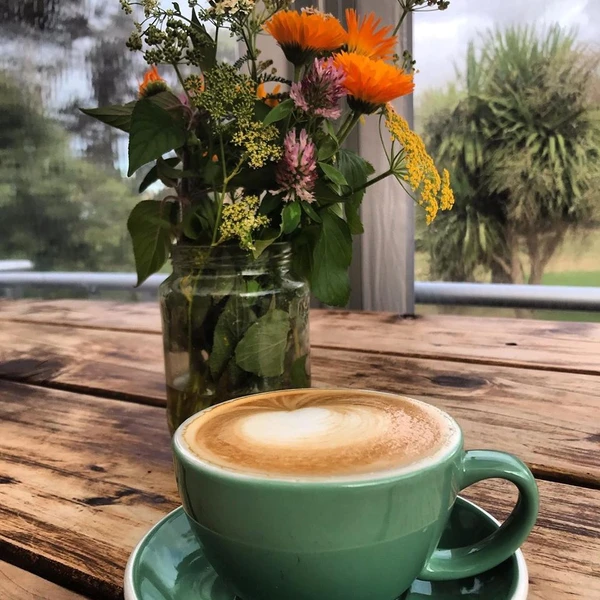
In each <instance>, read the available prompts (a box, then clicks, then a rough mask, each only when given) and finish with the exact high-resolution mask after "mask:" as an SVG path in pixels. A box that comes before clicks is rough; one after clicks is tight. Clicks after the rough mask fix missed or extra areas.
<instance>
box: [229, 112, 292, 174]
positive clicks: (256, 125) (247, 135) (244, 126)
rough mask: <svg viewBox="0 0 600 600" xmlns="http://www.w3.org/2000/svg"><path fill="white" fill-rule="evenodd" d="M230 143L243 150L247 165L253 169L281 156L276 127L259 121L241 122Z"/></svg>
mask: <svg viewBox="0 0 600 600" xmlns="http://www.w3.org/2000/svg"><path fill="white" fill-rule="evenodd" d="M232 141H233V143H234V144H235V145H236V146H240V147H241V148H243V149H244V151H245V153H246V154H247V160H248V164H249V165H250V166H251V167H252V168H253V169H260V168H261V167H264V166H265V165H266V164H267V163H268V162H271V161H277V160H279V159H280V158H281V156H282V155H283V149H282V147H281V145H280V143H279V130H278V129H277V127H275V126H274V125H264V124H263V123H261V122H260V121H246V120H241V121H240V122H239V124H238V128H237V131H236V132H235V133H234V134H233V137H232Z"/></svg>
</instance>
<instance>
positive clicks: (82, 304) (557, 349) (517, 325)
mask: <svg viewBox="0 0 600 600" xmlns="http://www.w3.org/2000/svg"><path fill="white" fill-rule="evenodd" d="M0 320H19V321H24V322H36V323H50V324H60V325H64V326H67V325H77V326H79V327H91V328H98V329H114V330H126V331H138V332H139V331H143V332H149V333H150V332H152V333H160V317H159V310H158V304H157V303H139V304H133V303H132V304H123V303H117V302H104V301H88V300H55V301H35V300H17V301H15V300H2V301H0ZM311 339H312V344H313V346H322V347H330V348H336V349H348V350H352V349H360V350H361V351H369V352H376V353H380V354H393V355H398V356H408V357H413V358H444V359H446V360H459V361H466V362H471V363H479V364H500V365H508V366H518V367H535V368H541V369H549V370H558V371H571V372H575V373H589V374H600V323H572V322H553V321H536V320H530V319H507V318H491V317H462V316H452V315H427V316H423V317H420V318H418V319H403V318H401V317H399V316H398V315H395V314H389V313H388V314H386V313H368V312H361V313H355V312H345V311H323V310H316V311H313V312H312V315H311Z"/></svg>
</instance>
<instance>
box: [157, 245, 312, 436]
mask: <svg viewBox="0 0 600 600" xmlns="http://www.w3.org/2000/svg"><path fill="white" fill-rule="evenodd" d="M171 258H172V264H173V273H172V274H171V275H170V277H168V278H167V279H166V280H165V281H164V282H163V284H162V285H161V287H160V304H161V314H162V327H163V339H164V353H165V370H166V383H167V419H168V424H169V429H170V431H171V433H173V432H174V431H175V430H176V428H177V427H178V426H179V425H180V424H181V423H183V422H184V421H185V420H186V419H187V418H188V417H190V416H192V415H193V414H195V413H196V412H199V411H201V410H204V409H205V408H208V407H210V406H213V405H214V404H218V403H220V402H224V401H226V400H231V399H233V398H237V397H240V396H245V395H248V394H254V393H257V392H265V391H272V390H281V389H288V388H303V387H310V382H311V380H310V356H309V353H310V345H309V306H310V290H309V286H308V284H307V283H306V282H305V281H302V280H300V279H298V278H296V277H294V276H293V275H292V272H291V259H292V250H291V246H290V245H289V244H285V243H281V244H274V245H272V246H271V247H269V248H267V250H265V251H264V252H263V254H262V255H261V256H260V257H259V258H257V259H255V258H254V257H253V256H252V254H250V253H249V252H246V251H244V250H242V249H240V248H239V247H237V246H235V247H234V246H217V247H203V246H188V245H179V246H176V247H175V248H174V249H173V252H172V257H171Z"/></svg>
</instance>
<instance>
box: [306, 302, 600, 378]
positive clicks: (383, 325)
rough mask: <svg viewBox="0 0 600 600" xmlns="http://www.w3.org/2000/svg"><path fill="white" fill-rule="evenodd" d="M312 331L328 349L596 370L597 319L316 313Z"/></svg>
mask: <svg viewBox="0 0 600 600" xmlns="http://www.w3.org/2000/svg"><path fill="white" fill-rule="evenodd" d="M311 335H312V340H313V342H314V343H315V344H316V345H318V346H323V347H329V348H339V349H357V350H360V351H364V352H374V353H378V354H394V355H398V356H409V357H414V358H442V359H444V360H455V361H461V362H468V363H475V364H490V365H491V364H495V365H506V366H516V367H526V368H532V367H533V368H536V369H543V370H557V371H562V372H574V373H589V374H594V375H598V374H600V323H576V322H553V321H535V320H528V319H501V318H500V319H499V318H491V317H463V316H454V315H431V316H424V317H419V318H417V319H413V318H408V319H404V318H402V317H399V316H398V315H394V314H385V313H353V312H343V311H337V312H336V311H330V312H324V311H315V312H314V314H312V315H311Z"/></svg>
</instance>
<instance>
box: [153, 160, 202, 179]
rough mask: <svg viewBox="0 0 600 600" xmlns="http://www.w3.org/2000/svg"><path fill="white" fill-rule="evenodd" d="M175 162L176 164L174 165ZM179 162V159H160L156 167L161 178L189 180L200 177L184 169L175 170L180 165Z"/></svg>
mask: <svg viewBox="0 0 600 600" xmlns="http://www.w3.org/2000/svg"><path fill="white" fill-rule="evenodd" d="M173 161H176V162H175V163H173ZM179 162H180V160H179V159H178V158H167V159H162V158H159V159H158V160H157V161H156V167H157V169H158V175H159V177H168V178H169V179H175V180H177V179H187V178H189V177H198V173H195V172H194V171H191V170H187V171H183V170H182V169H175V166H176V165H178V164H179Z"/></svg>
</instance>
